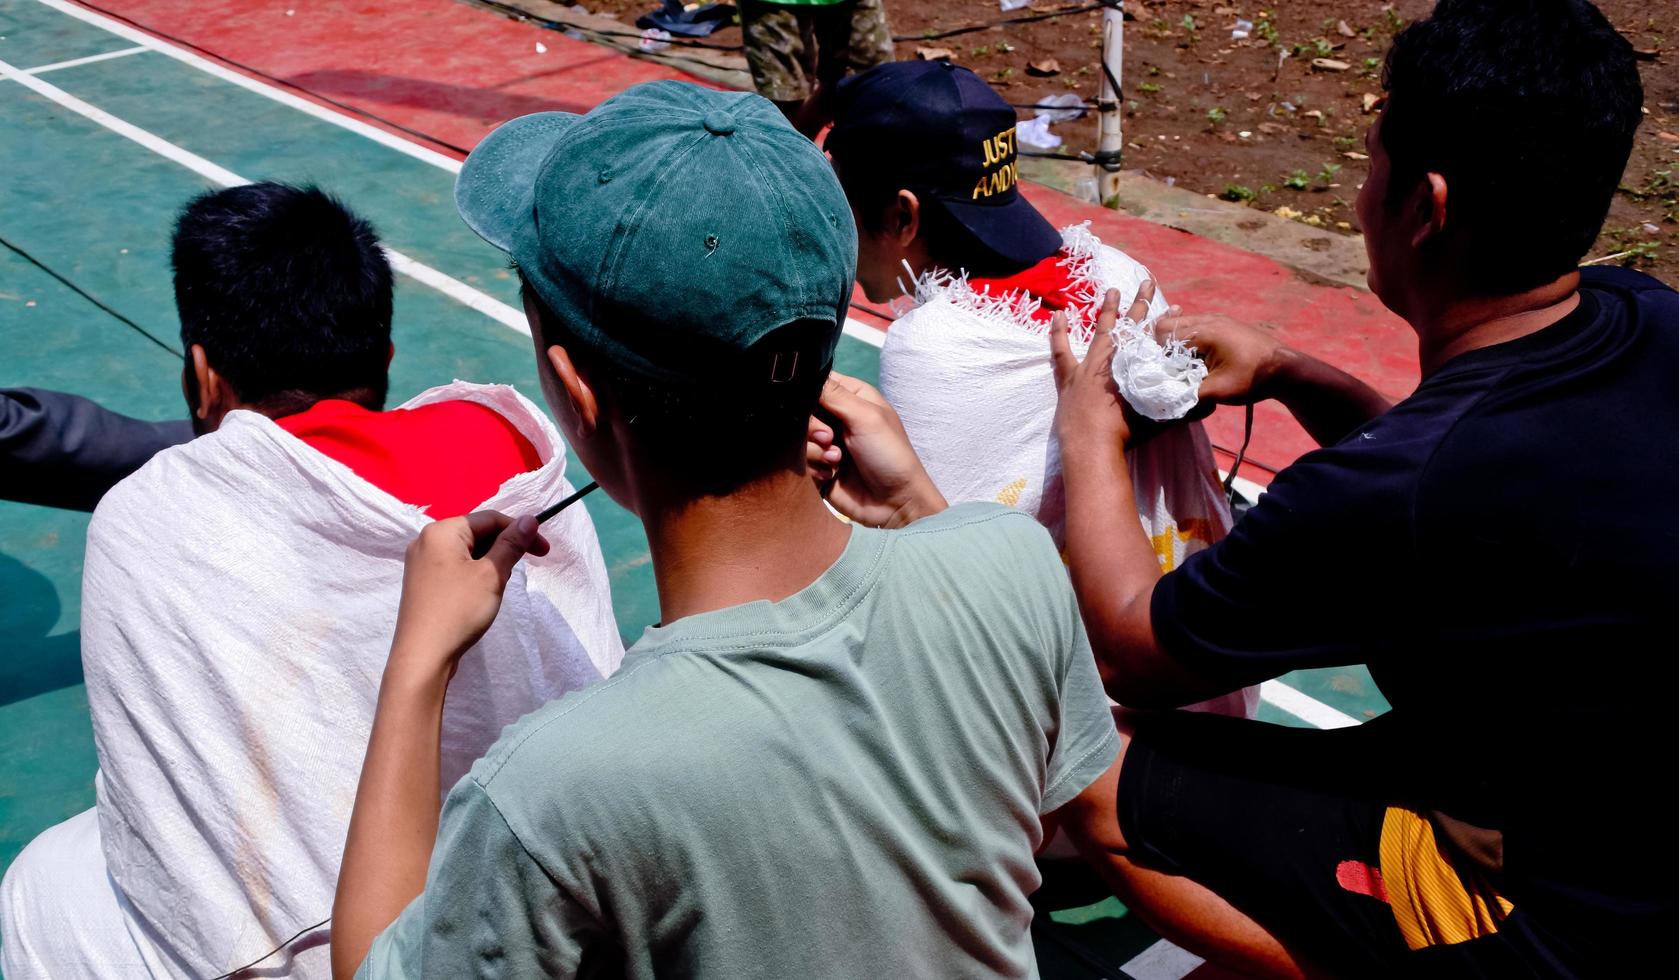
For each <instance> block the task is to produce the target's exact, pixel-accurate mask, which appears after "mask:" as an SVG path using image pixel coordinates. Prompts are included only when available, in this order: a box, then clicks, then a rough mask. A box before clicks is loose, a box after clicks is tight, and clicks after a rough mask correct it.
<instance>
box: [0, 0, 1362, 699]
mask: <svg viewBox="0 0 1679 980" xmlns="http://www.w3.org/2000/svg"><path fill="white" fill-rule="evenodd" d="M36 2H37V3H41V4H44V5H46V6H48V7H51V8H52V9H54V10H57V11H59V12H61V13H64V14H67V15H69V16H71V17H74V18H76V19H77V20H81V21H85V22H86V23H89V24H92V25H94V26H95V27H99V28H102V29H104V30H106V31H109V32H110V33H112V34H115V35H117V36H119V37H123V38H127V39H128V40H131V41H134V42H136V43H137V44H139V45H140V46H142V47H145V48H149V49H150V50H152V51H156V52H158V53H159V54H163V55H167V56H169V57H171V58H174V59H175V60H177V61H179V62H181V63H183V64H186V65H190V66H192V67H193V68H197V69H198V70H200V71H203V72H208V73H209V74H211V75H214V76H216V77H217V78H220V79H223V80H225V81H228V82H231V83H233V84H234V85H237V86H239V87H240V88H243V89H245V90H247V91H250V92H254V93H256V94H257V95H261V96H263V97H264V98H268V99H272V100H274V101H275V102H279V103H281V104H282V105H286V106H290V107H291V108H294V109H297V110H298V111H300V112H304V113H307V114H308V115H310V116H313V117H315V118H316V119H320V120H323V121H325V122H329V123H331V124H333V125H335V126H340V127H342V128H344V129H348V130H350V131H351V132H353V133H357V134H359V135H362V136H365V137H367V138H368V139H370V140H373V141H374V142H376V143H379V144H381V145H383V146H387V147H390V148H391V149H394V150H396V151H398V152H400V153H404V154H407V155H408V156H411V157H414V158H415V159H417V160H422V161H424V162H426V163H429V164H431V165H433V166H435V167H439V168H441V169H443V170H447V171H449V172H450V173H459V172H460V169H461V163H460V161H459V160H456V159H454V158H453V157H448V156H444V155H443V154H441V153H438V152H436V151H435V150H430V149H427V148H426V147H423V146H419V145H417V144H415V143H411V142H409V141H408V140H406V139H403V138H402V137H399V136H394V135H392V134H391V133H387V132H385V131H384V130H382V129H379V128H377V127H374V126H369V125H368V124H366V123H364V122H361V121H360V120H357V119H351V118H350V117H348V116H344V115H341V114H339V113H337V112H334V111H332V110H330V109H327V108H325V107H323V106H320V105H317V104H315V103H313V102H310V101H309V100H307V99H302V98H299V97H297V96H295V95H292V94H291V93H289V92H284V91H281V90H279V89H276V88H274V87H273V86H270V85H268V84H266V83H263V82H259V81H257V80H255V79H252V78H248V77H246V76H244V75H241V74H239V73H238V72H236V71H233V70H231V69H229V68H225V67H223V66H221V65H218V64H216V63H215V62H213V61H209V60H207V59H205V58H201V57H199V56H198V55H196V54H193V53H192V52H190V51H186V50H183V49H181V48H178V47H176V46H175V45H172V44H169V43H167V42H165V41H160V40H158V39H157V38H154V37H152V36H151V35H150V34H146V33H145V32H143V31H138V30H135V29H134V28H132V27H129V26H128V25H126V24H122V23H119V22H118V21H115V20H112V19H111V18H109V17H105V16H102V15H100V14H96V13H94V12H93V11H90V10H85V9H83V8H81V7H78V6H76V5H75V4H73V3H69V2H67V0H36ZM0 65H4V63H3V62H0ZM4 69H5V70H3V71H0V75H6V76H9V77H12V78H15V79H16V80H17V81H18V82H20V83H22V84H24V85H25V86H27V87H29V88H32V89H34V90H35V91H37V92H39V93H40V94H41V95H43V96H45V97H46V98H49V99H52V100H53V101H54V102H58V103H59V104H60V105H63V106H64V107H66V108H70V109H73V110H74V111H76V112H78V113H81V114H82V115H84V116H87V117H88V118H89V119H92V120H94V121H95V122H98V123H99V124H100V125H102V126H105V127H106V128H108V129H111V130H112V131H113V132H117V133H120V134H122V135H123V136H126V137H128V138H129V139H131V140H134V141H135V142H137V143H139V144H140V145H142V146H145V147H146V148H147V149H150V150H153V151H154V152H156V153H158V154H159V155H161V156H164V157H167V158H169V159H171V160H175V161H176V162H178V163H181V164H183V165H184V166H188V167H190V168H191V169H193V170H195V171H197V172H198V173H200V174H203V175H204V176H206V177H209V178H210V179H211V180H214V181H216V182H217V183H222V184H224V186H227V185H230V184H244V183H249V181H246V180H245V179H244V178H242V177H240V176H239V175H237V174H234V173H233V172H232V171H229V170H226V169H223V168H222V167H219V166H217V165H216V164H214V163H211V162H210V161H208V160H205V159H204V158H203V157H200V156H198V155H196V154H194V153H191V152H190V151H188V150H185V149H183V148H181V147H178V146H176V145H175V144H173V143H170V142H168V141H166V140H164V139H162V138H160V137H158V136H155V135H153V134H151V133H148V132H146V131H145V130H143V129H140V128H139V127H137V126H134V125H133V124H131V123H128V122H125V121H123V120H121V119H118V118H117V117H115V116H112V115H111V114H109V113H107V112H105V111H104V110H102V109H99V108H98V107H96V106H93V105H89V104H88V103H86V102H83V101H82V100H80V99H77V98H76V97H75V96H73V95H70V94H69V93H67V92H64V91H62V90H61V89H58V88H56V87H55V86H51V85H48V84H47V83H45V82H42V81H40V80H39V79H36V78H31V77H29V76H27V75H25V74H23V73H22V72H20V71H19V70H18V69H16V68H12V67H11V66H9V65H6V66H4ZM36 86H41V87H42V88H45V89H50V90H51V92H52V93H54V94H48V93H47V92H45V91H42V88H37V87H36ZM189 160H190V161H192V162H191V163H189V162H188V161H189ZM212 172H214V173H216V174H220V175H222V176H223V177H225V178H227V180H225V181H224V180H223V179H222V177H215V176H211V173H212ZM386 252H387V254H389V255H390V257H391V266H392V267H393V268H395V269H396V270H397V271H398V272H401V273H403V274H405V275H407V276H409V277H410V278H413V279H415V280H416V281H418V282H421V283H424V284H425V285H427V286H431V287H432V288H434V289H437V290H438V291H440V292H443V293H446V294H447V295H449V296H450V297H451V298H453V299H455V300H456V301H458V302H460V303H462V304H463V305H465V306H469V307H471V308H472V309H475V310H478V311H479V312H481V313H483V314H485V315H486V316H488V317H490V318H491V319H493V320H495V321H496V322H498V323H501V324H503V325H504V326H507V327H510V328H512V329H514V330H517V331H519V332H520V333H522V334H525V335H526V336H529V334H530V325H529V324H528V323H527V322H526V321H525V315H524V312H523V311H521V310H517V309H515V308H513V307H511V306H509V305H507V304H506V303H503V302H501V301H500V300H498V299H496V298H494V297H492V296H490V295H488V294H486V293H483V292H481V291H479V290H477V289H474V288H472V287H471V286H468V285H467V284H465V283H463V282H461V281H460V280H458V279H454V278H452V277H450V276H448V275H446V274H444V273H442V272H438V271H437V270H436V269H433V268H431V267H430V266H426V265H423V264H421V263H419V262H416V261H414V260H413V259H410V258H408V257H407V256H405V255H402V254H401V253H400V252H395V251H392V250H390V249H386ZM845 333H846V335H847V336H849V337H851V338H853V339H855V340H859V341H862V342H863V343H866V344H870V345H871V346H874V347H879V346H880V345H881V344H882V343H884V342H885V333H884V332H883V331H880V330H876V329H874V328H872V327H869V326H868V325H866V324H862V323H859V322H857V321H855V320H853V319H851V318H849V317H847V318H846V323H845ZM1236 485H1237V486H1238V487H1240V488H1242V492H1243V493H1244V494H1249V495H1250V496H1251V495H1257V493H1259V492H1263V491H1262V490H1261V488H1259V487H1258V486H1256V485H1254V484H1252V483H1250V482H1249V481H1247V480H1244V479H1242V478H1240V477H1238V478H1237V483H1236ZM1260 698H1261V699H1263V700H1264V701H1266V702H1267V703H1269V704H1271V705H1272V706H1274V707H1276V708H1279V709H1281V710H1283V711H1285V712H1287V713H1288V714H1291V715H1293V716H1295V717H1296V718H1299V719H1300V720H1302V721H1304V722H1307V723H1308V724H1311V725H1316V726H1317V727H1319V728H1339V727H1345V726H1346V725H1353V724H1358V722H1357V720H1356V719H1354V718H1352V717H1351V716H1349V715H1346V714H1344V713H1342V712H1340V711H1337V710H1336V709H1334V708H1332V707H1330V706H1329V705H1327V704H1324V703H1323V702H1321V701H1318V700H1317V699H1316V698H1313V697H1310V696H1309V695H1307V694H1304V693H1302V692H1300V691H1296V690H1295V689H1294V688H1291V687H1289V686H1288V685H1286V684H1283V683H1281V682H1279V681H1268V682H1266V683H1265V684H1263V685H1261V686H1260Z"/></svg>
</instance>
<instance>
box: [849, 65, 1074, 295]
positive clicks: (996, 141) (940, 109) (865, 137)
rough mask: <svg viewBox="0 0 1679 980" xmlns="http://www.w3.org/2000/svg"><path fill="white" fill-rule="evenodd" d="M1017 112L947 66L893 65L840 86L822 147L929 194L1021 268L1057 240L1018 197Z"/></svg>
mask: <svg viewBox="0 0 1679 980" xmlns="http://www.w3.org/2000/svg"><path fill="white" fill-rule="evenodd" d="M1014 127H1015V115H1014V109H1013V108H1011V107H1010V106H1009V104H1008V103H1007V102H1004V101H1003V99H1002V97H1001V96H999V95H998V94H997V92H996V90H994V89H993V88H992V87H991V86H989V85H987V84H986V83H985V82H984V80H982V79H981V78H980V77H979V76H978V75H975V74H974V73H973V72H971V71H969V70H968V69H966V68H962V67H960V66H958V65H953V64H951V63H950V62H948V61H894V62H888V63H886V64H884V65H879V66H877V67H875V68H871V69H869V70H868V71H866V72H862V73H861V74H857V75H852V76H851V77H849V78H847V79H845V80H844V81H842V82H840V84H839V87H838V89H837V90H836V92H835V99H834V128H833V129H832V130H830V131H829V133H828V139H827V142H826V143H825V144H824V146H825V147H826V149H827V150H828V152H829V153H832V154H833V156H834V159H835V160H837V161H839V164H840V166H841V167H842V168H843V169H845V170H846V171H847V172H850V171H852V170H853V169H856V170H860V171H867V172H870V173H872V174H873V175H874V176H876V177H880V178H890V179H891V180H892V181H894V182H896V183H897V184H898V186H900V187H907V188H911V189H919V190H922V191H924V193H925V194H926V195H929V196H931V197H932V198H933V199H935V200H936V201H938V202H939V204H940V205H942V206H943V207H944V209H945V210H946V211H948V212H949V213H950V215H951V217H953V218H955V219H956V220H957V221H958V222H959V223H960V224H961V225H962V226H963V227H965V228H967V229H968V230H969V231H970V232H972V233H973V234H974V236H975V237H976V238H978V239H979V240H980V241H981V242H983V243H984V244H985V245H986V246H987V247H989V248H990V249H991V250H992V251H994V252H996V253H997V254H998V255H1000V256H1002V257H1003V258H1005V259H1008V260H1010V261H1013V262H1018V263H1021V264H1026V263H1031V262H1036V261H1038V260H1039V259H1042V258H1043V257H1044V256H1046V255H1049V254H1052V253H1054V252H1055V251H1056V250H1057V249H1059V248H1060V247H1061V234H1060V233H1059V232H1057V231H1056V230H1055V226H1054V225H1052V224H1050V223H1049V222H1048V221H1047V220H1045V218H1044V216H1043V215H1041V214H1039V213H1038V210H1037V209H1036V208H1034V207H1032V204H1031V202H1030V201H1027V200H1026V198H1025V197H1023V196H1021V193H1020V187H1019V179H1020V159H1019V154H1018V152H1017V149H1016V146H1015V135H1014Z"/></svg>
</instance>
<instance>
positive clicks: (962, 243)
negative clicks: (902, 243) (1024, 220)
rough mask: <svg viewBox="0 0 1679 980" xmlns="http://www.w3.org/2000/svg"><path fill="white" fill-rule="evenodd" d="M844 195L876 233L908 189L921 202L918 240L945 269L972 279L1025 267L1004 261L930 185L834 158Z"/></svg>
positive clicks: (879, 168)
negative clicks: (950, 209) (945, 205)
mask: <svg viewBox="0 0 1679 980" xmlns="http://www.w3.org/2000/svg"><path fill="white" fill-rule="evenodd" d="M834 160H835V163H836V164H837V166H836V167H835V168H834V173H835V175H836V176H837V177H839V182H840V188H841V189H842V190H844V191H845V197H846V199H847V200H848V201H850V202H851V205H852V207H854V208H856V209H857V213H858V215H859V216H860V218H861V221H862V224H863V227H864V228H866V229H868V230H869V231H872V232H878V231H880V230H881V217H882V216H883V215H884V214H885V213H886V209H887V208H889V207H892V206H893V205H894V204H895V203H896V202H897V200H898V192H899V191H901V190H907V191H909V192H910V193H912V194H914V195H915V198H916V200H917V201H919V202H920V204H921V209H920V227H919V229H918V230H917V232H916V237H918V238H920V239H921V240H922V242H923V243H924V244H925V245H926V246H927V254H928V256H930V257H931V258H932V260H933V261H934V262H935V263H937V264H938V265H939V266H940V267H941V268H944V269H947V270H949V271H951V272H957V271H962V272H967V273H968V274H970V275H974V276H985V277H995V276H1010V275H1014V274H1015V273H1017V272H1020V271H1021V270H1022V269H1024V268H1025V266H1022V265H1021V264H1020V263H1019V262H1015V261H1012V260H1010V259H1006V258H1004V257H1003V256H1001V255H998V254H997V252H996V251H995V250H994V249H992V248H991V246H989V245H987V244H985V242H983V241H981V240H980V238H979V236H978V235H975V234H974V233H973V232H971V231H969V230H968V229H967V228H966V227H964V226H963V224H962V223H961V222H960V221H957V220H956V218H955V217H954V216H953V215H952V214H951V213H950V212H949V211H947V210H945V207H944V205H943V204H940V203H939V201H938V199H937V198H936V197H934V196H933V192H932V190H931V189H930V188H927V187H916V186H912V185H909V184H905V183H903V182H902V181H900V180H896V179H894V178H893V177H891V176H889V175H887V174H886V173H884V172H883V169H884V168H881V167H876V166H864V165H858V164H855V163H853V164H852V165H849V166H848V165H847V163H846V161H845V160H844V158H842V157H839V156H836V157H834Z"/></svg>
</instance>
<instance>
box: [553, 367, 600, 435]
mask: <svg viewBox="0 0 1679 980" xmlns="http://www.w3.org/2000/svg"><path fill="white" fill-rule="evenodd" d="M546 355H547V358H548V366H549V367H551V368H553V369H554V376H555V377H556V378H558V379H559V382H560V389H561V390H562V391H564V392H565V393H566V399H567V400H568V401H569V402H570V403H571V411H572V416H573V417H574V418H575V419H576V420H577V431H578V435H579V436H581V437H583V438H587V437H589V436H592V435H594V433H595V429H596V427H598V426H599V425H600V400H599V399H598V398H596V397H595V389H594V386H593V385H591V384H590V383H589V380H588V379H587V378H585V377H583V375H582V374H580V373H578V370H577V365H576V363H575V362H573V361H572V359H571V353H570V352H569V351H567V350H566V349H565V348H564V347H562V346H560V345H559V344H553V345H551V346H549V348H548V350H547V352H546Z"/></svg>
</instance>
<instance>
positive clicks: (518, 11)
mask: <svg viewBox="0 0 1679 980" xmlns="http://www.w3.org/2000/svg"><path fill="white" fill-rule="evenodd" d="M471 2H472V3H475V4H478V5H479V6H481V7H492V8H494V9H496V10H499V11H501V12H502V13H504V14H506V15H507V16H509V17H512V18H514V19H515V20H522V21H524V22H526V23H529V24H539V25H541V26H543V27H546V28H548V29H549V30H551V31H554V30H563V31H582V32H583V33H586V34H599V35H601V36H603V37H626V38H634V39H635V40H637V41H640V40H641V39H642V37H643V35H642V34H640V33H639V32H635V31H614V30H611V29H610V28H605V27H588V26H586V25H583V24H579V23H577V22H575V21H569V20H560V19H558V18H554V17H542V16H539V15H537V14H533V13H531V12H530V11H528V10H525V9H524V8H523V7H517V6H514V5H513V4H511V3H503V2H501V0H471ZM661 40H662V43H664V44H671V45H675V46H677V47H681V48H704V49H706V50H708V51H744V50H746V46H745V45H743V44H707V43H706V42H704V41H694V40H690V39H688V38H683V37H673V38H669V39H668V40H666V39H661ZM712 67H713V68H715V67H717V66H716V65H713V66H712Z"/></svg>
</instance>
